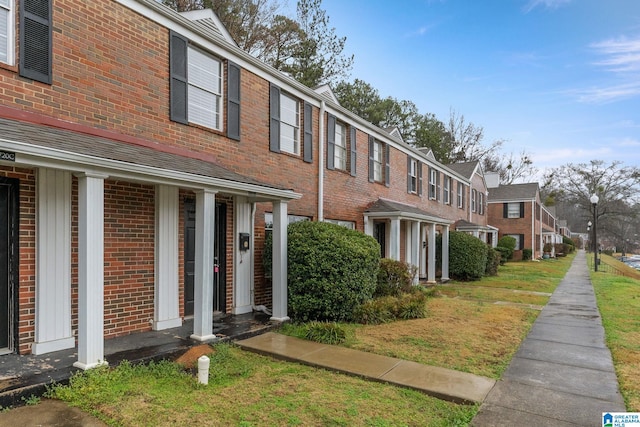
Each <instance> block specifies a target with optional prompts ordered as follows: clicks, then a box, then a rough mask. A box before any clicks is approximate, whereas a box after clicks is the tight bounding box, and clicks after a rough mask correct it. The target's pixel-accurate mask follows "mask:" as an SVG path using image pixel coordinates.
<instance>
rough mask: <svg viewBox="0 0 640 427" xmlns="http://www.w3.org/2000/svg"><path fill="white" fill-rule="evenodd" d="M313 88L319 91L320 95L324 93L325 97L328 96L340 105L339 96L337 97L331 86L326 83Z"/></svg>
mask: <svg viewBox="0 0 640 427" xmlns="http://www.w3.org/2000/svg"><path fill="white" fill-rule="evenodd" d="M313 90H314V91H315V92H316V93H319V94H320V95H322V96H324V97H325V98H327V99H328V100H329V101H331V102H333V103H336V104H338V105H340V103H339V102H338V98H336V95H335V93H333V90H331V86H329V85H327V84H324V85H320V86H318V87H316V88H315V89H313Z"/></svg>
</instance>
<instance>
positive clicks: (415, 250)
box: [410, 221, 420, 285]
mask: <svg viewBox="0 0 640 427" xmlns="http://www.w3.org/2000/svg"><path fill="white" fill-rule="evenodd" d="M410 263H411V265H414V266H415V267H416V268H420V222H418V221H413V222H411V261H410ZM418 276H419V274H418V273H417V270H416V276H415V277H414V278H413V284H414V285H417V284H418V282H419V280H418V279H419V277H418Z"/></svg>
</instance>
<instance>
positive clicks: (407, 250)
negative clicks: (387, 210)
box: [400, 221, 413, 264]
mask: <svg viewBox="0 0 640 427" xmlns="http://www.w3.org/2000/svg"><path fill="white" fill-rule="evenodd" d="M400 224H401V225H402V222H401V223H400ZM404 235H405V239H404V262H406V263H407V264H411V250H412V249H413V242H412V238H411V221H405V222H404Z"/></svg>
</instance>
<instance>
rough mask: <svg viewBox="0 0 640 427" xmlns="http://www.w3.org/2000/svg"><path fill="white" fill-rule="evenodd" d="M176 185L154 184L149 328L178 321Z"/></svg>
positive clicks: (157, 327)
mask: <svg viewBox="0 0 640 427" xmlns="http://www.w3.org/2000/svg"><path fill="white" fill-rule="evenodd" d="M179 211H180V198H179V195H178V187H172V186H169V185H157V186H156V229H155V232H156V234H155V240H156V242H155V245H156V247H155V286H154V318H153V329H154V330H156V331H159V330H163V329H169V328H176V327H178V326H181V325H182V319H181V318H180V289H179V285H178V284H179V282H178V276H179V274H178V263H179V262H178V222H179Z"/></svg>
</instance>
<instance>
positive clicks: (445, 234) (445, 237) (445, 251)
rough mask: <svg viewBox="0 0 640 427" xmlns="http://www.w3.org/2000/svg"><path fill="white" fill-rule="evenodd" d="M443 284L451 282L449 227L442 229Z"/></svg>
mask: <svg viewBox="0 0 640 427" xmlns="http://www.w3.org/2000/svg"><path fill="white" fill-rule="evenodd" d="M440 280H442V281H443V282H446V281H448V280H449V226H448V225H444V226H443V227H442V278H441V279H440Z"/></svg>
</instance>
